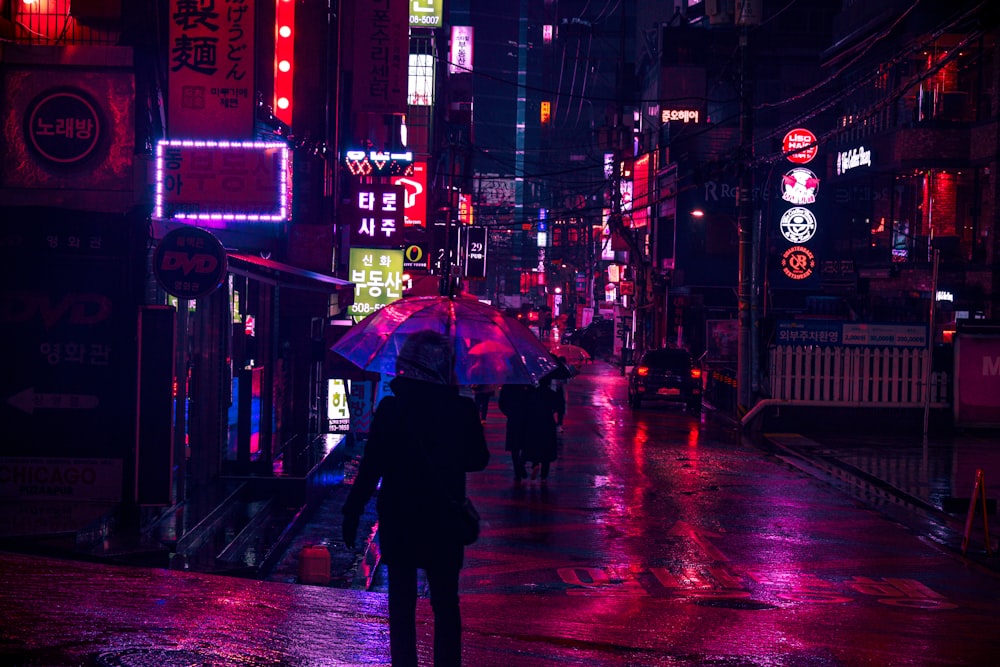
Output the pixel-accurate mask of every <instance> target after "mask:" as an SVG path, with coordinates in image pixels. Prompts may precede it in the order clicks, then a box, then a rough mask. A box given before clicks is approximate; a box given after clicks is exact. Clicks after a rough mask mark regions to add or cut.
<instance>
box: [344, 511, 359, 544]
mask: <svg viewBox="0 0 1000 667" xmlns="http://www.w3.org/2000/svg"><path fill="white" fill-rule="evenodd" d="M359 518H360V517H359V516H358V515H357V514H345V515H344V523H343V524H342V525H341V528H342V530H343V535H344V544H346V545H347V548H348V549H353V548H354V542H355V540H356V539H357V536H358V519H359Z"/></svg>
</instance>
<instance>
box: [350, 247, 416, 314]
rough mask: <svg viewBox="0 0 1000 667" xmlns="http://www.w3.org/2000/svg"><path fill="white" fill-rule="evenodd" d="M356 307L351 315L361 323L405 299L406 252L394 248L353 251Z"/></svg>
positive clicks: (351, 260)
mask: <svg viewBox="0 0 1000 667" xmlns="http://www.w3.org/2000/svg"><path fill="white" fill-rule="evenodd" d="M350 272H351V282H352V283H354V303H353V304H351V307H350V308H349V309H348V311H347V312H348V313H349V314H350V315H351V316H352V317H354V319H355V320H360V319H362V318H363V317H365V316H366V315H368V314H369V313H374V312H375V311H376V310H379V309H381V308H383V307H384V306H387V305H389V304H390V303H392V302H393V301H395V300H396V299H398V298H400V297H402V296H403V288H402V283H403V251H402V250H395V249H390V248H351V254H350Z"/></svg>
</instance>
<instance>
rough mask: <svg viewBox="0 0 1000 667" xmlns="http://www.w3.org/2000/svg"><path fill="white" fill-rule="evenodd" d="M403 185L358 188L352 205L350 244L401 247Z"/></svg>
mask: <svg viewBox="0 0 1000 667" xmlns="http://www.w3.org/2000/svg"><path fill="white" fill-rule="evenodd" d="M404 200H405V191H404V189H403V186H402V185H362V184H359V185H358V186H356V189H355V194H354V198H353V200H352V204H351V245H352V246H364V247H366V248H399V247H400V246H401V245H402V244H403V221H404V214H403V209H404Z"/></svg>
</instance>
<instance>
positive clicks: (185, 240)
mask: <svg viewBox="0 0 1000 667" xmlns="http://www.w3.org/2000/svg"><path fill="white" fill-rule="evenodd" d="M226 268H227V266H226V249H225V248H223V247H222V243H220V242H219V239H217V238H215V237H214V236H212V234H210V233H209V232H207V231H205V230H204V229H201V228H200V227H179V228H177V229H174V230H171V231H169V232H167V234H166V235H164V237H163V240H161V241H160V244H159V245H158V246H156V252H155V253H153V273H154V274H155V275H156V280H157V281H158V282H159V283H160V285H161V286H162V287H163V289H164V290H166V291H167V293H168V294H172V295H174V296H176V297H177V298H179V299H198V298H200V297H203V296H207V295H209V294H211V293H212V292H214V291H215V290H216V289H218V287H219V286H220V285H221V284H222V282H223V280H225V278H226Z"/></svg>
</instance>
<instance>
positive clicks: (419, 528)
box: [342, 330, 490, 667]
mask: <svg viewBox="0 0 1000 667" xmlns="http://www.w3.org/2000/svg"><path fill="white" fill-rule="evenodd" d="M453 379H454V342H453V341H452V340H451V339H449V338H448V337H447V336H445V335H443V334H441V333H437V332H434V331H429V330H423V331H418V332H416V333H413V334H410V335H408V336H407V337H406V340H405V342H404V343H403V345H402V347H401V348H400V350H399V354H398V356H397V358H396V377H395V378H394V379H393V380H392V381H391V382H390V384H389V387H390V388H391V389H392V392H393V395H392V396H387V397H386V398H384V399H383V400H382V401H381V402H380V403H379V405H378V407H377V408H376V410H375V416H374V418H373V419H372V424H371V431H370V433H369V437H368V442H367V444H366V445H365V452H364V455H363V456H362V459H361V464H360V466H359V468H358V475H357V478H356V479H355V482H354V485H353V487H352V488H351V491H350V493H349V494H348V497H347V499H346V501H345V502H344V506H343V510H342V511H343V514H344V523H343V537H344V542H345V543H346V544H347V546H348V547H349V548H353V546H354V543H355V539H356V535H357V530H358V522H359V517H360V515H361V513H362V511H363V510H364V507H365V505H366V504H367V502H368V500H369V498H370V497H371V495H372V494H373V493H374V492H375V489H376V488H377V487H378V488H379V492H378V500H377V506H376V507H377V511H378V517H379V533H380V538H379V540H380V547H381V551H382V561H383V562H384V563H385V564H386V567H387V569H388V575H389V648H390V654H391V656H392V664H393V665H394V667H415V666H416V665H417V643H416V642H417V636H416V605H417V570H418V568H419V569H421V570H423V571H424V573H425V574H426V577H427V583H428V585H429V587H430V598H431V608H432V609H433V612H434V664H435V665H436V666H437V667H445V666H453V665H460V664H461V656H462V640H461V629H462V625H461V616H460V612H459V599H458V579H459V571H460V569H461V567H462V564H463V561H464V557H465V551H464V549H465V548H464V546H463V544H462V538H461V537H460V535H459V534H458V528H457V522H458V518H457V513H458V510H457V507H458V506H460V505H461V503H462V501H463V500H464V498H465V473H467V472H475V471H479V470H483V469H484V468H486V465H487V464H488V463H489V457H490V454H489V449H488V448H487V446H486V436H485V434H484V432H483V426H482V423H481V421H480V419H479V412H478V411H477V409H476V405H475V403H474V402H473V401H472V399H471V398H468V397H464V396H460V395H459V393H458V387H457V386H455V385H454V384H453ZM380 480H381V487H379V481H380Z"/></svg>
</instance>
